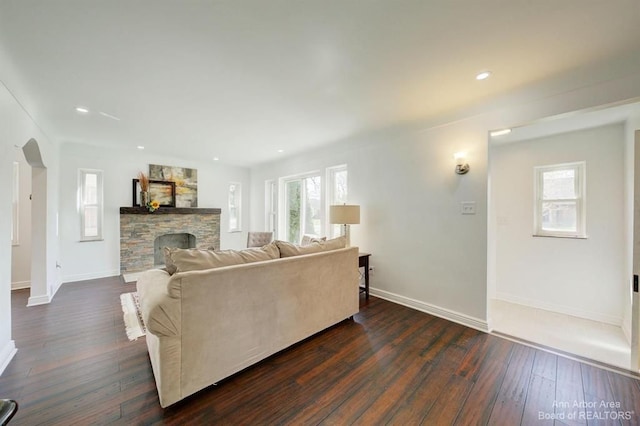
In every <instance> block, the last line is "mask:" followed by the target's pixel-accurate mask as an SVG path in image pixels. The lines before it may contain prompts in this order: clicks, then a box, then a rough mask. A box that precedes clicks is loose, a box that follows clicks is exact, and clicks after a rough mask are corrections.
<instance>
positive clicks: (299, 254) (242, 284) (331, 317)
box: [137, 240, 359, 407]
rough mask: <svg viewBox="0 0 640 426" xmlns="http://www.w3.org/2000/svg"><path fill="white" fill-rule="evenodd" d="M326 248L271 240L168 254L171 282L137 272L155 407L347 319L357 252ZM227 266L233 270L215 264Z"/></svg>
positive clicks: (354, 304)
mask: <svg viewBox="0 0 640 426" xmlns="http://www.w3.org/2000/svg"><path fill="white" fill-rule="evenodd" d="M335 241H337V240H329V241H327V242H316V243H314V246H313V247H312V248H311V249H308V248H304V247H302V248H300V247H297V246H293V245H291V244H288V243H281V242H274V243H271V244H270V245H269V246H265V247H263V248H262V249H248V250H243V251H241V252H231V251H228V252H223V253H222V254H216V253H213V252H206V251H201V250H200V251H198V250H195V251H194V250H191V251H187V250H185V251H173V252H172V253H168V255H169V257H172V256H171V254H173V260H174V261H176V263H175V264H172V263H173V262H172V261H171V260H170V261H168V266H170V267H171V268H169V269H170V270H171V271H172V272H173V270H172V269H173V268H175V270H176V272H175V273H174V274H173V275H170V274H169V273H168V272H167V271H165V270H153V271H148V272H145V273H144V274H142V275H141V276H140V277H139V279H138V283H137V287H138V294H139V297H140V305H141V311H142V316H143V319H144V322H145V324H146V326H147V336H146V341H147V347H148V350H149V357H150V359H151V365H152V367H153V374H154V376H155V380H156V385H157V388H158V395H159V397H160V405H161V406H163V407H167V406H169V405H171V404H173V403H175V402H177V401H179V400H181V399H183V398H185V397H187V396H189V395H191V394H193V393H195V392H197V391H199V390H201V389H203V388H205V387H207V386H209V385H212V384H214V383H216V382H218V381H220V380H222V379H224V378H225V377H228V376H230V375H232V374H234V373H236V372H238V371H240V370H242V369H244V368H246V367H248V366H250V365H252V364H254V363H256V362H258V361H260V360H262V359H264V358H266V357H268V356H270V355H272V354H274V353H276V352H278V351H280V350H282V349H285V348H287V347H288V346H290V345H292V344H294V343H296V342H299V341H301V340H303V339H305V338H307V337H309V336H311V335H313V334H315V333H317V332H319V331H322V330H324V329H325V328H327V327H330V326H332V325H334V324H337V323H338V322H340V321H342V320H344V319H346V318H349V317H351V316H353V315H354V314H356V313H357V312H358V309H359V308H358V304H359V302H358V300H359V298H358V267H357V265H358V249H357V248H356V247H351V248H338V249H335V247H336V243H335ZM338 245H342V246H344V242H339V243H338ZM274 248H275V251H274ZM259 251H262V252H259ZM263 252H264V253H266V255H265V254H264V253H263ZM305 253H308V254H305ZM227 254H228V255H229V256H226V255H227ZM181 256H182V258H181ZM265 256H266V257H267V258H269V260H260V259H262V258H264V257H265ZM280 256H283V257H280ZM284 256H287V257H284ZM274 257H275V258H274ZM220 258H222V261H221V260H220ZM230 258H235V260H233V259H231V260H230V262H232V263H234V262H235V263H239V264H235V265H232V266H222V265H224V264H225V261H229V259H230ZM211 266H213V268H211V269H198V268H200V267H211ZM194 268H195V269H194Z"/></svg>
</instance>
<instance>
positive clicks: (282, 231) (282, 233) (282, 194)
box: [277, 170, 326, 243]
mask: <svg viewBox="0 0 640 426" xmlns="http://www.w3.org/2000/svg"><path fill="white" fill-rule="evenodd" d="M310 177H320V206H325V205H326V196H325V191H326V178H325V176H323V173H322V172H321V171H320V170H314V171H311V172H306V173H300V174H297V175H291V176H286V177H282V178H280V179H278V188H279V190H278V213H279V214H278V217H279V218H278V234H277V235H278V238H279V239H281V240H284V241H287V214H286V213H285V212H284V211H282V210H281V209H284V208H285V206H286V204H287V203H286V196H287V191H286V190H285V187H286V185H287V183H288V182H292V181H295V180H301V179H306V178H310ZM302 189H303V191H304V186H303V188H302ZM303 194H304V192H303ZM303 198H304V195H303ZM305 213H306V212H305V211H304V210H303V211H302V213H301V217H300V223H304V219H305V217H304V214H305ZM320 215H321V216H322V217H321V218H320V235H324V234H325V233H326V227H325V216H326V214H325V209H324V208H322V207H321V208H320ZM303 235H304V234H303V233H302V230H301V233H300V238H302V237H303ZM298 243H300V241H298Z"/></svg>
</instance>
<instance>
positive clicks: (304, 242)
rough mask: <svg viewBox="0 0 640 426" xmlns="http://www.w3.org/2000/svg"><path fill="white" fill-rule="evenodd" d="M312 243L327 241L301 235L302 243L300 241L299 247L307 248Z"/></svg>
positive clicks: (325, 238) (324, 238) (323, 238)
mask: <svg viewBox="0 0 640 426" xmlns="http://www.w3.org/2000/svg"><path fill="white" fill-rule="evenodd" d="M314 241H327V237H322V238H319V237H314V236H311V235H303V236H302V241H300V245H301V246H308V245H309V244H311V243H312V242H314Z"/></svg>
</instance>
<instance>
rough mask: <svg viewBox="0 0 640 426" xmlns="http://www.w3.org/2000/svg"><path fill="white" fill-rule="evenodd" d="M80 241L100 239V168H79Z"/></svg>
mask: <svg viewBox="0 0 640 426" xmlns="http://www.w3.org/2000/svg"><path fill="white" fill-rule="evenodd" d="M78 175H79V179H78V180H79V184H78V192H79V197H78V210H79V213H80V241H94V240H101V239H102V216H103V202H102V170H89V169H80V170H79V173H78Z"/></svg>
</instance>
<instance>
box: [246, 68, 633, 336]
mask: <svg viewBox="0 0 640 426" xmlns="http://www.w3.org/2000/svg"><path fill="white" fill-rule="evenodd" d="M639 84H640V59H639V58H631V57H626V58H623V59H622V60H620V61H619V62H613V61H608V62H607V63H606V64H604V65H603V66H601V67H592V68H591V69H590V73H576V72H573V73H568V74H566V75H563V76H558V77H556V78H553V79H550V80H548V81H545V82H539V83H536V84H535V85H531V86H528V87H526V88H523V89H520V90H517V91H514V92H512V93H510V94H506V95H505V96H503V97H501V98H499V99H495V100H494V101H493V102H492V103H486V104H484V105H478V106H476V107H474V108H472V109H469V110H467V111H461V112H458V113H456V114H452V115H451V116H448V117H444V118H441V119H438V120H432V121H430V122H426V123H413V124H412V125H407V126H402V127H399V128H395V129H386V130H381V131H378V132H374V133H371V134H364V135H359V136H355V137H353V138H351V139H348V140H344V141H340V142H339V143H336V144H334V145H332V146H330V147H327V148H323V149H319V150H317V151H313V152H308V153H305V154H301V155H297V156H294V157H291V158H287V159H283V160H281V161H277V162H273V163H269V164H264V165H260V166H258V167H255V168H253V169H252V198H251V207H252V211H251V219H252V222H253V223H259V224H260V226H263V223H264V215H265V212H264V181H265V180H267V179H276V178H278V177H280V176H286V175H291V174H295V173H299V172H304V171H308V170H312V169H315V168H320V167H324V166H329V165H335V164H342V163H347V164H348V167H349V194H350V195H349V201H350V202H352V203H357V204H360V205H361V215H362V218H361V222H362V223H361V224H360V225H356V226H352V227H351V229H352V243H353V244H354V245H358V246H360V247H361V249H363V250H366V251H369V252H371V253H372V257H371V263H372V265H374V266H375V268H376V269H375V274H374V275H373V276H372V278H371V279H372V284H371V285H372V287H373V291H372V293H373V294H376V295H378V296H381V297H385V298H388V299H390V300H394V301H396V302H399V303H403V304H406V305H409V306H413V307H415V308H417V309H421V310H424V311H427V312H431V313H433V314H436V315H440V316H443V317H446V318H449V319H451V320H454V321H458V322H461V323H464V324H467V325H469V326H472V327H476V328H480V329H487V327H488V324H487V308H486V299H487V287H488V285H489V286H490V285H491V284H490V282H489V284H488V282H487V281H488V278H489V279H491V277H490V276H489V275H488V270H490V269H491V267H492V265H489V269H488V262H490V261H492V260H491V259H488V249H487V230H488V227H487V219H488V218H487V192H488V183H487V182H488V171H487V157H488V132H489V131H490V130H494V129H500V128H504V127H515V126H517V125H522V124H523V123H529V122H533V121H536V120H540V119H543V118H546V117H549V116H555V115H558V114H564V113H568V112H572V111H578V110H582V109H587V108H591V107H595V106H599V105H604V104H609V103H613V102H618V101H621V100H625V99H631V98H634V97H638V96H640V85H639ZM457 151H467V152H468V159H469V162H470V164H471V171H470V172H469V173H468V174H467V175H464V176H456V175H455V174H454V172H453V169H454V161H453V158H452V156H453V154H454V153H455V152H457ZM461 201H475V202H476V203H477V204H476V210H477V214H476V215H474V216H463V215H461V214H460V202H461Z"/></svg>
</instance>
